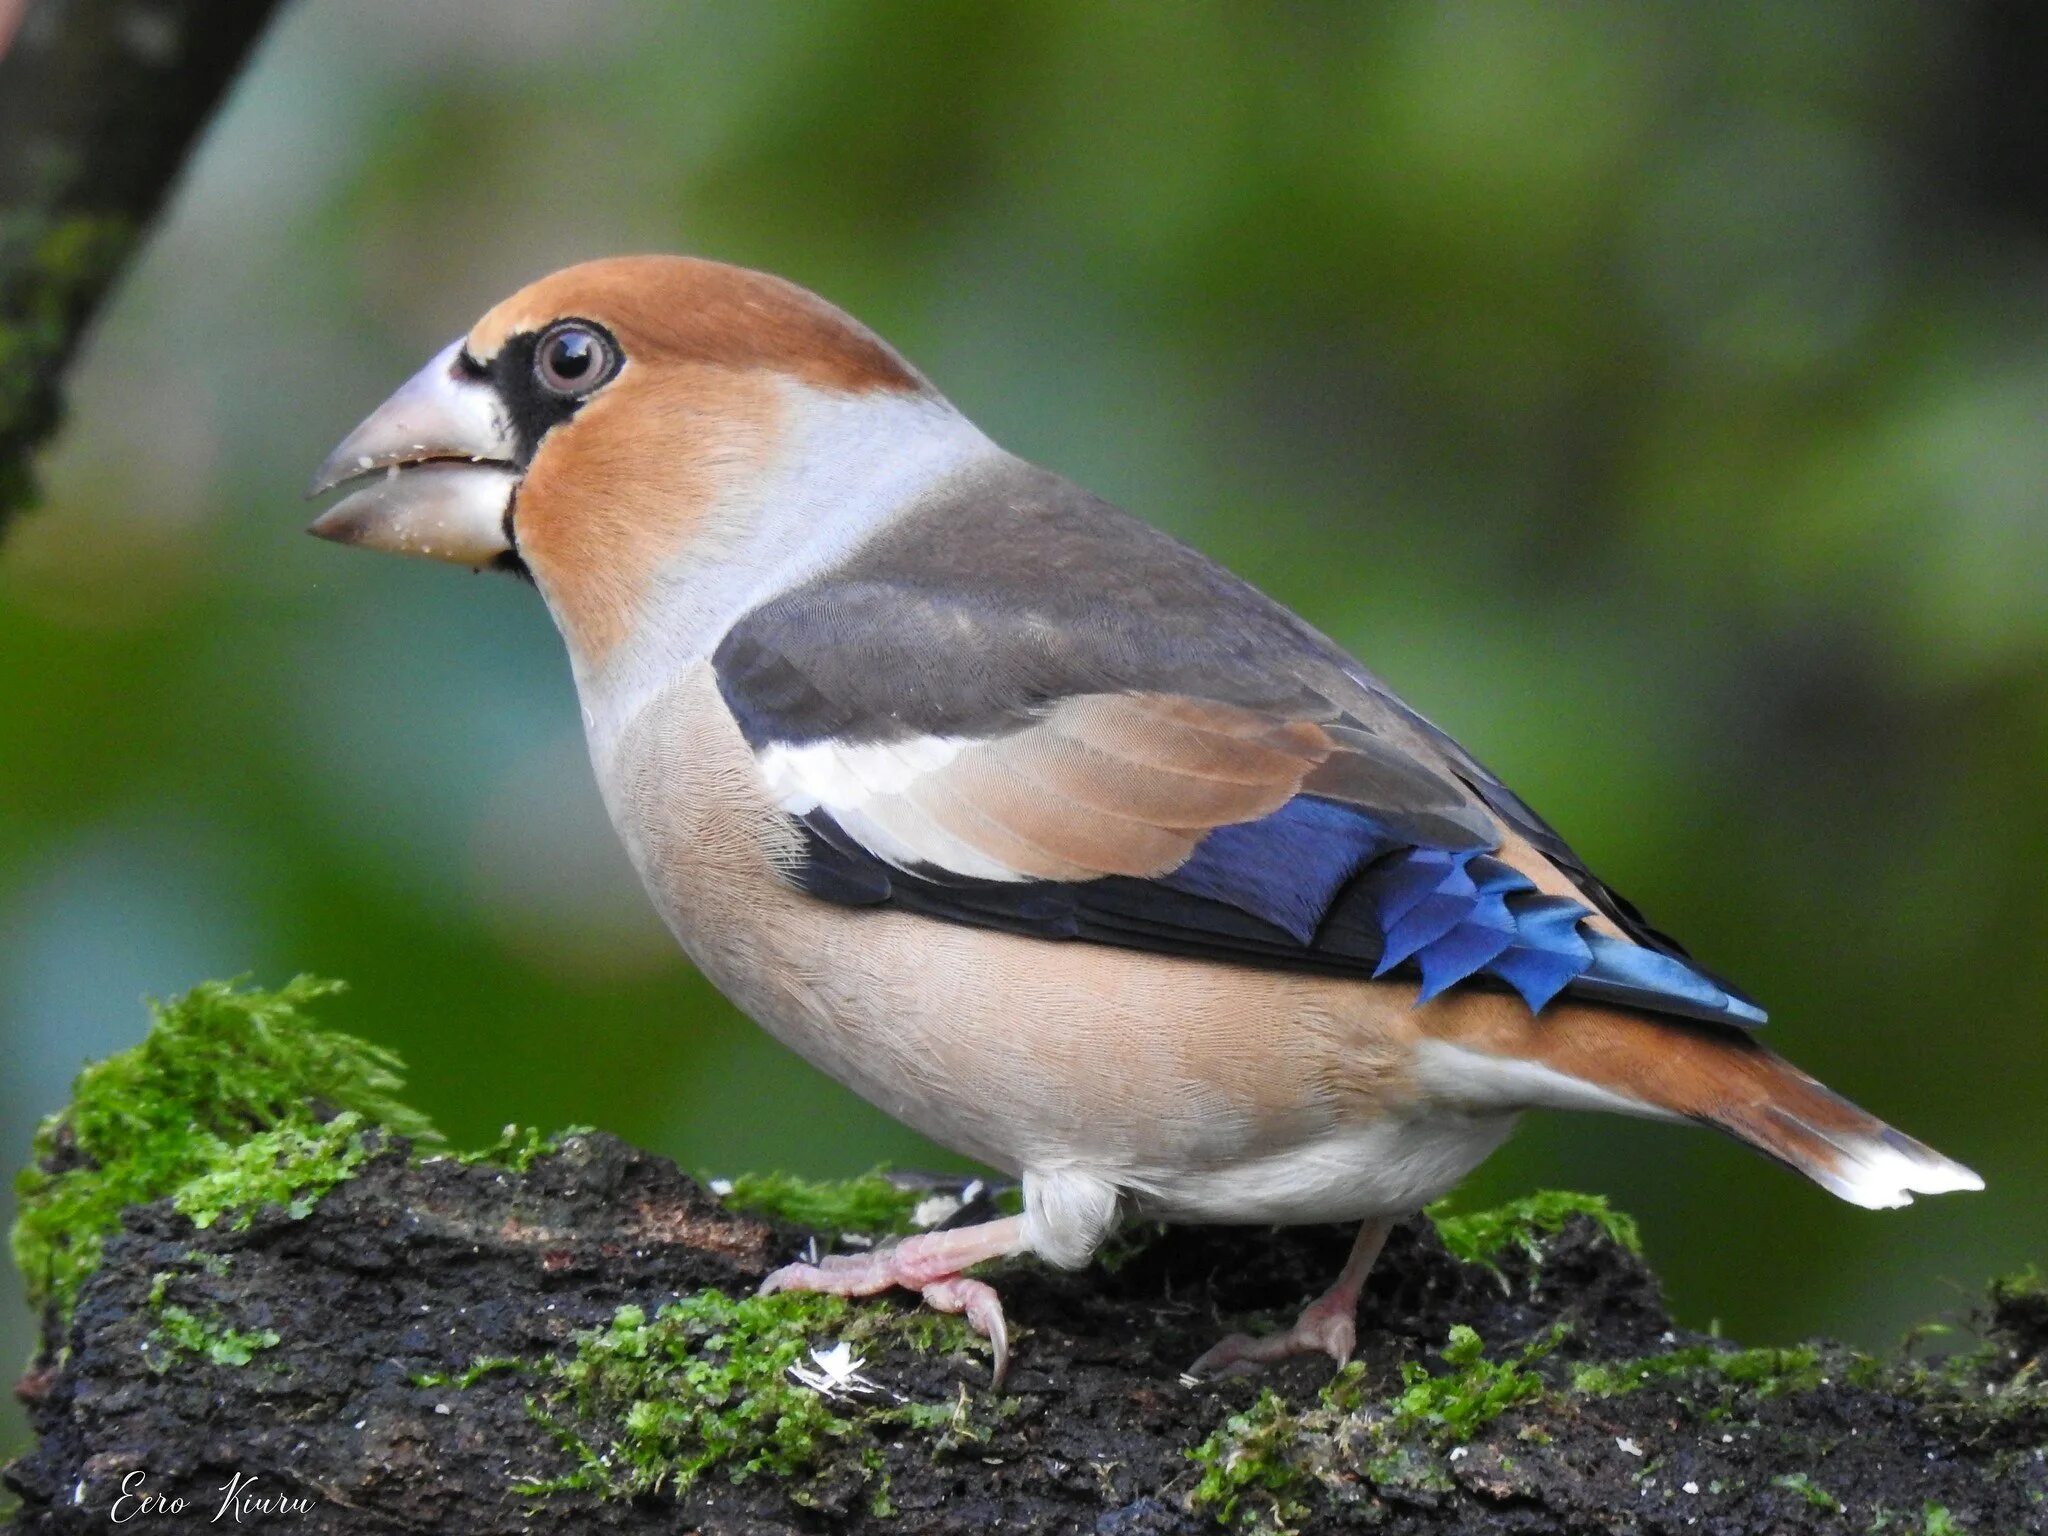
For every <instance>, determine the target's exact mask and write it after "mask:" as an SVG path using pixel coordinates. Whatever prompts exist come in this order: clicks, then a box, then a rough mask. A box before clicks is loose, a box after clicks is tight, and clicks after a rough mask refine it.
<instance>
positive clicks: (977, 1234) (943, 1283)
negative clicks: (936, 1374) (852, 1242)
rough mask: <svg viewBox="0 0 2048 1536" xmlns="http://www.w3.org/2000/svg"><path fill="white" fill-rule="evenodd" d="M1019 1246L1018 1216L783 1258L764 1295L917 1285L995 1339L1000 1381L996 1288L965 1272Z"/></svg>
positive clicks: (1003, 1339) (1002, 1362)
mask: <svg viewBox="0 0 2048 1536" xmlns="http://www.w3.org/2000/svg"><path fill="white" fill-rule="evenodd" d="M1020 1246H1021V1223H1020V1222H1019V1221H1018V1219H1017V1218H1015V1217H1009V1218H1006V1219H1004V1220H1002V1221H991V1222H987V1223H985V1224H983V1225H982V1226H978V1227H963V1228H961V1229H960V1230H958V1231H954V1232H926V1233H921V1234H919V1235H918V1236H916V1237H906V1238H905V1239H903V1241H902V1242H900V1243H895V1244H892V1245H890V1246H889V1247H886V1248H877V1249H875V1250H874V1251H873V1252H872V1253H835V1254H830V1255H828V1256H827V1257H825V1258H822V1259H819V1260H818V1261H817V1262H816V1263H815V1264H785V1265H783V1266H782V1268H780V1269H778V1270H776V1271H775V1272H774V1273H773V1274H771V1275H770V1276H769V1277H768V1278H767V1279H766V1280H763V1281H762V1282H761V1292H760V1293H761V1294H762V1295H763V1296H772V1295H774V1294H775V1293H776V1292H777V1291H819V1292H823V1293H824V1294H825V1295H828V1296H873V1295H877V1294H878V1293H880V1292H882V1291H887V1290H894V1289H896V1288H898V1287H900V1288H902V1289H903V1290H906V1291H916V1292H917V1293H918V1294H919V1295H920V1296H922V1297H923V1298H924V1302H925V1305H926V1306H928V1307H931V1308H933V1309H934V1310H936V1311H940V1312H957V1313H959V1314H961V1315H962V1316H964V1317H965V1318H966V1319H967V1326H968V1327H970V1328H972V1329H973V1330H974V1331H975V1332H976V1333H978V1334H980V1335H981V1336H982V1337H983V1338H985V1339H987V1340H988V1342H989V1348H990V1350H991V1351H992V1352H993V1354H994V1357H995V1358H994V1362H993V1365H992V1368H991V1377H992V1379H991V1382H990V1385H992V1386H996V1387H1000V1386H1002V1384H1003V1375H1004V1373H1005V1372H1006V1371H1007V1370H1008V1369H1009V1365H1010V1330H1009V1325H1008V1323H1007V1322H1006V1321H1005V1320H1004V1318H1003V1303H1002V1300H1001V1298H1000V1297H998V1296H997V1295H996V1293H995V1288H994V1287H993V1286H991V1285H989V1284H988V1283H987V1282H986V1281H982V1280H975V1279H971V1278H969V1277H968V1276H967V1275H965V1274H962V1273H961V1271H962V1270H965V1269H966V1268H968V1267H969V1266H970V1265H973V1264H979V1263H981V1262H983V1261H984V1260H987V1259H994V1258H1002V1257H1004V1256H1006V1255H1008V1254H1012V1253H1015V1252H1017V1251H1018V1249H1019V1248H1020Z"/></svg>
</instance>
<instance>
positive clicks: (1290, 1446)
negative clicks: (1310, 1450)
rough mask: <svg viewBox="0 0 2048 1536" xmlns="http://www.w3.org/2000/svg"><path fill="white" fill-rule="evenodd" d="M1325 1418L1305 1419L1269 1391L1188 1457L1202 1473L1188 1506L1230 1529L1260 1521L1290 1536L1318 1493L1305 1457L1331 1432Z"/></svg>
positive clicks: (1315, 1415) (1188, 1454)
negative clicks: (1308, 1445)
mask: <svg viewBox="0 0 2048 1536" xmlns="http://www.w3.org/2000/svg"><path fill="white" fill-rule="evenodd" d="M1327 1406H1328V1405H1327V1403H1326V1404H1325V1407H1327ZM1325 1417H1327V1415H1321V1414H1311V1415H1307V1416H1304V1415H1303V1414H1301V1413H1299V1412H1297V1411H1296V1410H1295V1409H1294V1408H1292V1407H1290V1406H1289V1405H1288V1403H1287V1401H1286V1399H1284V1398H1283V1397H1281V1396H1280V1394H1279V1393H1277V1392H1275V1391H1274V1390H1273V1389H1272V1388H1271V1387H1268V1388H1266V1389H1265V1390H1264V1391H1263V1392H1261V1393H1260V1394H1259V1397H1258V1401H1257V1402H1255V1403H1253V1404H1252V1405H1251V1407H1249V1408H1247V1409H1245V1410H1244V1412H1242V1413H1233V1414H1232V1415H1230V1417H1229V1418H1227V1419H1225V1420H1224V1421H1223V1423H1222V1424H1221V1425H1220V1426H1219V1427H1218V1428H1217V1429H1216V1430H1215V1432H1214V1433H1212V1434H1211V1435H1210V1436H1209V1437H1208V1438H1207V1439H1206V1440H1204V1441H1203V1442H1202V1443H1201V1444H1200V1445H1198V1446H1196V1447H1195V1448H1194V1449H1193V1450H1191V1451H1189V1452H1188V1453H1187V1457H1188V1460H1190V1461H1192V1462H1193V1463H1194V1464H1195V1465H1196V1466H1198V1467H1200V1468H1201V1469H1202V1475H1201V1478H1200V1480H1199V1481H1198V1482H1197V1483H1196V1484H1195V1488H1194V1491H1193V1492H1192V1493H1191V1494H1189V1495H1188V1503H1189V1504H1190V1505H1191V1506H1192V1507H1193V1508H1195V1509H1199V1510H1207V1511H1208V1512H1209V1513H1211V1514H1213V1515H1215V1516H1216V1517H1217V1518H1218V1519H1220V1520H1222V1521H1224V1522H1226V1523H1229V1524H1237V1523H1243V1522H1248V1521H1250V1520H1253V1519H1257V1520H1259V1521H1261V1522H1262V1523H1265V1524H1268V1525H1270V1526H1272V1527H1274V1528H1277V1529H1281V1530H1284V1529H1286V1528H1287V1527H1288V1525H1289V1524H1290V1523H1291V1522H1293V1521H1296V1520H1300V1519H1302V1518H1303V1517H1305V1516H1306V1515H1307V1514H1308V1499H1309V1497H1310V1495H1311V1494H1313V1493H1314V1491H1315V1489H1316V1487H1317V1479H1316V1476H1315V1473H1314V1471H1313V1470H1312V1469H1311V1467H1310V1466H1308V1465H1307V1464H1306V1463H1305V1461H1304V1459H1303V1456H1302V1451H1303V1449H1304V1443H1305V1442H1306V1441H1307V1440H1308V1439H1309V1438H1310V1437H1311V1436H1313V1435H1315V1434H1317V1433H1319V1432H1322V1431H1323V1430H1324V1429H1325V1426H1324V1425H1323V1424H1322V1423H1320V1422H1318V1421H1319V1420H1321V1419H1322V1418H1325Z"/></svg>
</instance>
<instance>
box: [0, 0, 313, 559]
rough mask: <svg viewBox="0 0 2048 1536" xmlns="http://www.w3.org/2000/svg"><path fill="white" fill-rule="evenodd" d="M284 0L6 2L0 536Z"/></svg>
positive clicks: (1, 22)
mask: <svg viewBox="0 0 2048 1536" xmlns="http://www.w3.org/2000/svg"><path fill="white" fill-rule="evenodd" d="M275 3H276V0H25V3H24V0H0V536H4V535H5V532H6V529H7V525H8V522H9V521H10V519H11V518H12V517H13V516H14V515H15V514H17V513H18V512H19V511H20V510H21V509H22V508H24V507H25V506H27V505H29V504H30V503H31V502H32V500H33V499H34V494H35V492H34V479H33V476H32V474H31V472H30V468H29V459H30V455H31V454H32V453H33V452H34V450H35V449H36V448H37V447H38V446H39V445H40V444H41V443H42V442H43V441H44V439H46V438H47V437H48V436H49V435H50V434H51V433H52V432H53V431H54V430H55V429H56V426H57V421H58V417H59V412H60V391H59V385H60V381H61V379H62V376H63V372H64V368H65V365H66V364H67V363H68V362H69V361H70V359H71V356H72V354H73V353H74V352H75V351H76V349H77V346H78V343H79V339H80V337H81V336H82V335H83V333H84V331H85V328H86V326H87V324H88V323H89V322H90V321H91V319H92V316H93V314H94V313H95V312H96V311H97V309H98V308H99V305H100V302H101V300H102V299H103V298H104V297H105V296H106V293H107V291H108V289H109V288H110V287H111V286H112V284H113V281H114V279H115V277H116V276H117V275H118V274H119V273H120V271H121V268H122V266H123V265H124V263H125V262H126V261H127V260H128V258H129V256H130V255H131V254H132V253H133V252H134V250H135V248H136V244H137V241H138V239H139V237H140V235H141V233H142V231H143V230H144V228H145V227H146V226H147V225H148V223H149V221H150V219H151V218H152V217H154V215H155V214H156V212H157V210H158V208H159V207H161V206H162V204H163V201H164V198H165V196H166V194H167V192H168V191H169V189H170V187H171V184H172V183H173V181H174V180H175V179H176V177H177V173H178V169H179V167H180V166H181V165H183V164H184V162H185V159H186V156H187V154H188V153H189V151H190V150H191V147H192V145H193V143H194V142H195V141H196V140H197V138H198V136H199V133H200V131H201V129H202V128H203V127H204V125H205V123H206V120H207V118H208V116H209V115H210V114H211V113H212V111H213V109H214V106H215V105H216V104H217V103H218V102H219V100H220V98H221V96H222V94H223V93H224V92H225V91H226V89H227V86H228V82H229V81H230V80H232V79H233V78H234V75H235V72H236V70H237V69H238V68H239V67H240V66H241V63H242V61H243V59H244V58H245V57H246V56H247V54H248V52H249V49H250V48H251V46H252V45H253V44H254V43H255V41H256V39H257V37H258V36H260V35H261V33H262V30H263V25H264V23H265V21H266V20H268V18H269V16H270V12H271V10H272V9H273V7H274V5H275Z"/></svg>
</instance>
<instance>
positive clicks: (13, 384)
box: [0, 208, 135, 527]
mask: <svg viewBox="0 0 2048 1536" xmlns="http://www.w3.org/2000/svg"><path fill="white" fill-rule="evenodd" d="M134 237H135V225H134V223H133V221H131V220H128V219H123V218H117V217H112V216H106V215H96V214H74V215H68V216H64V215H59V216H53V215H51V214H48V213H45V212H43V211H41V210H39V209H35V208H12V209H8V210H6V211H5V212H0V527H4V525H5V522H6V519H7V516H8V514H10V513H11V512H13V511H15V510H16V509H17V508H19V507H22V506H26V505H28V504H29V503H30V502H31V501H33V500H34V498H35V487H34V482H33V480H32V478H31V477H30V474H29V469H28V464H27V450H29V449H30V448H33V447H34V446H35V444H36V443H37V441H38V440H39V439H40V438H42V437H43V436H44V435H45V434H46V433H48V432H49V431H50V429H51V428H52V427H54V426H55V425H56V421H57V403H56V386H55V382H54V381H55V380H56V379H57V377H58V376H59V373H60V365H61V364H62V362H63V360H64V357H65V355H66V353H67V352H68V350H69V348H70V346H71V342H72V339H73V337H74V335H75V332H76V330H77V327H78V323H79V320H80V317H81V316H82V315H83V314H84V313H85V310H86V308H87V307H88V306H89V305H90V304H91V302H92V300H93V298H94V297H95V296H96V295H97V294H98V293H99V291H100V289H101V288H102V287H104V286H105V284H106V282H107V280H108V279H109V278H110V277H112V275H113V274H114V272H115V270H116V268H117V267H118V266H119V264H120V261H121V259H122V257H124V256H125V255H126V254H127V252H128V248H129V246H130V245H131V244H132V243H133V241H134Z"/></svg>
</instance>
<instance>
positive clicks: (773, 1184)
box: [723, 1168, 924, 1235]
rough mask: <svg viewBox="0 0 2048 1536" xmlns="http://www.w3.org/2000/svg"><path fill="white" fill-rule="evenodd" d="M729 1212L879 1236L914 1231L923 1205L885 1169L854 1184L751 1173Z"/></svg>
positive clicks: (730, 1195)
mask: <svg viewBox="0 0 2048 1536" xmlns="http://www.w3.org/2000/svg"><path fill="white" fill-rule="evenodd" d="M731 1184H732V1187H731V1189H730V1190H729V1191H728V1192H727V1193H726V1194H725V1195H724V1196H723V1199H724V1202H725V1205H726V1207H727V1208H728V1209H729V1210H735V1211H752V1212H755V1213H756V1214H758V1215H762V1216H774V1217H778V1218H780V1219H781V1220H783V1221H788V1222H794V1223H795V1224H796V1225H797V1226H800V1227H811V1228H814V1229H815V1230H817V1231H820V1232H864V1233H874V1234H877V1235H880V1234H884V1233H903V1232H910V1231H914V1230H915V1228H913V1227H912V1225H911V1222H910V1216H911V1212H913V1211H915V1210H916V1209H917V1207H918V1204H919V1203H920V1202H921V1201H922V1200H923V1198H924V1197H923V1196H922V1195H920V1194H919V1193H918V1192H917V1191H916V1190H914V1189H898V1188H897V1187H896V1186H895V1185H894V1184H891V1183H890V1182H889V1181H888V1180H887V1179H886V1178H884V1177H883V1176H882V1170H881V1169H879V1168H878V1169H876V1170H874V1171H873V1172H872V1173H864V1174H862V1175H860V1177H858V1178H853V1179H825V1180H818V1179H802V1178H798V1177H797V1176H796V1175H795V1174H791V1173H746V1174H741V1175H740V1176H739V1177H738V1178H736V1179H733V1180H732V1181H731Z"/></svg>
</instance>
